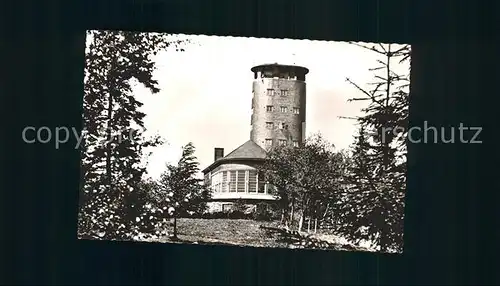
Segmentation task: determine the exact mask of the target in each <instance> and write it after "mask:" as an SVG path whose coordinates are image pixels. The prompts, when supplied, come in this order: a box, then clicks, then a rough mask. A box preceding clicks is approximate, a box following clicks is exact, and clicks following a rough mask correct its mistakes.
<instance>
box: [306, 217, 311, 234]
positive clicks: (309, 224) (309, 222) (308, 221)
mask: <svg viewBox="0 0 500 286" xmlns="http://www.w3.org/2000/svg"><path fill="white" fill-rule="evenodd" d="M310 231H311V216H309V217H308V218H307V232H310Z"/></svg>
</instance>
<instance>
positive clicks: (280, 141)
mask: <svg viewBox="0 0 500 286" xmlns="http://www.w3.org/2000/svg"><path fill="white" fill-rule="evenodd" d="M278 143H279V144H280V146H285V145H286V140H285V139H280V140H279V141H278Z"/></svg>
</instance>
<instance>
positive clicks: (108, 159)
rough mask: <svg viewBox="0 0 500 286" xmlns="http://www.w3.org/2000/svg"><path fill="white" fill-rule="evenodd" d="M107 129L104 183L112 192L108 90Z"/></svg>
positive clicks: (110, 94)
mask: <svg viewBox="0 0 500 286" xmlns="http://www.w3.org/2000/svg"><path fill="white" fill-rule="evenodd" d="M107 113H108V114H107V120H108V124H107V130H106V143H107V144H106V185H107V187H108V192H109V193H112V192H113V181H112V179H111V128H112V119H113V95H112V92H109V96H108V107H107Z"/></svg>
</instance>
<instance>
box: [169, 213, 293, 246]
mask: <svg viewBox="0 0 500 286" xmlns="http://www.w3.org/2000/svg"><path fill="white" fill-rule="evenodd" d="M261 225H264V226H277V225H278V223H275V222H260V221H253V220H246V219H190V218H182V219H178V220H177V236H178V237H179V240H180V242H182V243H200V244H212V243H213V244H232V245H242V246H255V247H286V244H285V243H279V242H276V241H275V239H274V238H272V237H269V235H266V232H265V231H264V230H262V229H261V228H260V226H261ZM168 231H169V233H172V231H173V227H170V228H169V229H168ZM164 240H165V241H168V238H165V239H164Z"/></svg>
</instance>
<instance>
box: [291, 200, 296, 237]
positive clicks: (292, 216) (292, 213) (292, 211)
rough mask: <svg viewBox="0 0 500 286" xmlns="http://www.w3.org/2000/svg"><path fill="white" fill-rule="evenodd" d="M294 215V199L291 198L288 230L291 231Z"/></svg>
mask: <svg viewBox="0 0 500 286" xmlns="http://www.w3.org/2000/svg"><path fill="white" fill-rule="evenodd" d="M294 215H295V198H294V197H292V209H291V211H290V229H293V218H294Z"/></svg>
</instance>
